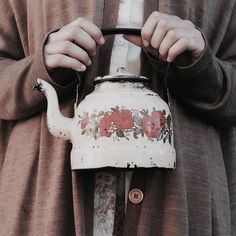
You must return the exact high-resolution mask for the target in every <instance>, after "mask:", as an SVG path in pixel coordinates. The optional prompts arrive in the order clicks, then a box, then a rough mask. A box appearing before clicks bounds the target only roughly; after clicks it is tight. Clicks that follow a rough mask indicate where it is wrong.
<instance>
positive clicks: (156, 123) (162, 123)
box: [142, 110, 166, 138]
mask: <svg viewBox="0 0 236 236" xmlns="http://www.w3.org/2000/svg"><path fill="white" fill-rule="evenodd" d="M165 128H166V118H165V116H164V114H163V112H161V111H156V110H154V111H153V112H152V113H151V115H145V116H144V117H143V120H142V129H143V132H144V133H145V134H146V136H147V137H149V138H158V137H159V136H160V134H161V133H162V131H163V130H165Z"/></svg>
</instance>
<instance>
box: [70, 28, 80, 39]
mask: <svg viewBox="0 0 236 236" xmlns="http://www.w3.org/2000/svg"><path fill="white" fill-rule="evenodd" d="M68 35H69V37H70V38H72V39H74V38H76V36H77V35H78V27H76V26H71V27H70V29H69V32H68Z"/></svg>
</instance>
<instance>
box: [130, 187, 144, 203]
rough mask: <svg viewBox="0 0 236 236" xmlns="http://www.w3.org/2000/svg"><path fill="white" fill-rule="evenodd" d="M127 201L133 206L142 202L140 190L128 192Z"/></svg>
mask: <svg viewBox="0 0 236 236" xmlns="http://www.w3.org/2000/svg"><path fill="white" fill-rule="evenodd" d="M129 200H130V201H131V202H132V203H135V204H137V203H140V202H142V200H143V192H142V191H141V190H140V189H132V190H131V191H130V192H129Z"/></svg>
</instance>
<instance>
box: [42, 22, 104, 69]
mask: <svg viewBox="0 0 236 236" xmlns="http://www.w3.org/2000/svg"><path fill="white" fill-rule="evenodd" d="M104 42H105V40H104V38H103V35H102V32H101V30H100V29H99V28H98V27H97V26H96V25H94V24H93V23H91V22H90V21H87V20H86V19H84V18H81V17H80V18H78V19H76V20H75V21H73V22H71V23H70V24H68V25H66V26H64V27H62V28H61V29H60V30H59V31H57V32H55V33H51V34H50V35H49V36H48V40H47V42H46V44H45V45H44V61H45V65H46V67H47V68H48V69H49V70H50V69H53V68H58V67H62V68H71V69H73V70H76V71H85V70H86V67H87V66H89V65H91V59H90V57H91V56H93V55H95V54H96V49H97V46H99V45H102V44H104Z"/></svg>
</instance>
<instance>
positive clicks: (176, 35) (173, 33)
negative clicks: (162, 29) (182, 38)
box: [166, 30, 178, 41]
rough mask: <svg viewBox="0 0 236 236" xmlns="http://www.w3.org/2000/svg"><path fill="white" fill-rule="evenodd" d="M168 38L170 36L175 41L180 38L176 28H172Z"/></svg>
mask: <svg viewBox="0 0 236 236" xmlns="http://www.w3.org/2000/svg"><path fill="white" fill-rule="evenodd" d="M166 36H167V38H169V39H170V40H171V41H175V40H176V39H177V38H178V33H177V31H176V30H170V31H169V32H168V33H167V35H166Z"/></svg>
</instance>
